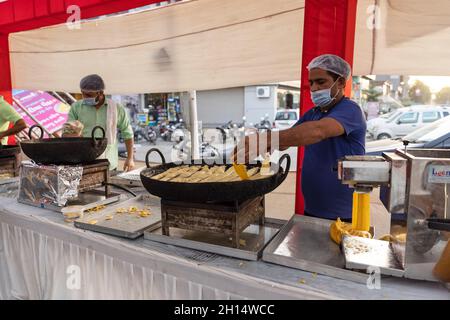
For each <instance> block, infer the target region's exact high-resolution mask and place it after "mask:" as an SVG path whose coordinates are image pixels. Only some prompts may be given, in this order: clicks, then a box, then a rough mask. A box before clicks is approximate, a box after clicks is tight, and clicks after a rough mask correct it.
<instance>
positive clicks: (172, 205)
mask: <svg viewBox="0 0 450 320" xmlns="http://www.w3.org/2000/svg"><path fill="white" fill-rule="evenodd" d="M264 215H265V207H264V197H257V198H254V199H251V200H247V201H244V202H242V203H238V202H235V203H232V204H205V203H187V202H179V201H169V200H164V199H163V200H161V219H162V220H161V221H162V233H163V235H165V236H170V231H169V228H170V227H175V228H180V229H186V230H196V231H206V232H214V233H222V234H226V235H228V236H230V237H231V238H232V246H233V247H235V248H239V246H240V234H241V233H242V231H244V230H245V229H246V228H247V227H248V226H249V225H250V224H252V223H253V222H255V221H258V224H259V225H260V226H263V225H264Z"/></svg>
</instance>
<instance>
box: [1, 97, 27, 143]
mask: <svg viewBox="0 0 450 320" xmlns="http://www.w3.org/2000/svg"><path fill="white" fill-rule="evenodd" d="M10 123H13V124H14V126H13V127H12V128H11V129H8V128H9V124H10ZM26 127H27V125H26V123H25V121H24V120H23V119H22V117H21V116H20V115H19V114H18V113H17V111H16V110H14V108H13V107H12V106H11V105H10V104H9V103H8V102H6V101H5V100H4V99H3V96H0V144H2V145H6V144H7V143H8V137H9V136H12V135H15V134H17V133H19V132H20V131H22V130H23V129H25V128H26Z"/></svg>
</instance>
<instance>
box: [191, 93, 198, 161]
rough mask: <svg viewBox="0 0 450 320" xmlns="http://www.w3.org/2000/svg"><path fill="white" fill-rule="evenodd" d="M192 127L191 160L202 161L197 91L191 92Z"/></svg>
mask: <svg viewBox="0 0 450 320" xmlns="http://www.w3.org/2000/svg"><path fill="white" fill-rule="evenodd" d="M189 101H190V102H189V108H190V110H189V111H190V112H189V115H190V119H189V120H190V124H191V125H190V127H191V155H192V157H191V158H192V159H191V160H198V159H200V147H199V137H198V131H199V130H198V129H199V128H198V117H197V91H195V90H192V91H189Z"/></svg>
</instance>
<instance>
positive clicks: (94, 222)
mask: <svg viewBox="0 0 450 320" xmlns="http://www.w3.org/2000/svg"><path fill="white" fill-rule="evenodd" d="M97 222H98V221H97V220H89V221H88V223H89V224H97Z"/></svg>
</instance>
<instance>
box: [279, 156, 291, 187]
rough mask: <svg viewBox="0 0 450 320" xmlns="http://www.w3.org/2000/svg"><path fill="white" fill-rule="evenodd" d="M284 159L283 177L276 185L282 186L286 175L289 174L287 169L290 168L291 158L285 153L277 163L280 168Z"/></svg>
mask: <svg viewBox="0 0 450 320" xmlns="http://www.w3.org/2000/svg"><path fill="white" fill-rule="evenodd" d="M284 159H286V166H285V168H284V172H283V175H282V176H281V180H280V183H279V184H278V185H280V184H282V183H283V181H284V180H285V179H286V177H287V175H288V174H289V169H290V167H291V157H290V156H289V155H288V154H287V153H285V154H283V155H282V156H281V158H280V160H279V161H278V166H281V164H282V162H283V160H284Z"/></svg>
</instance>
